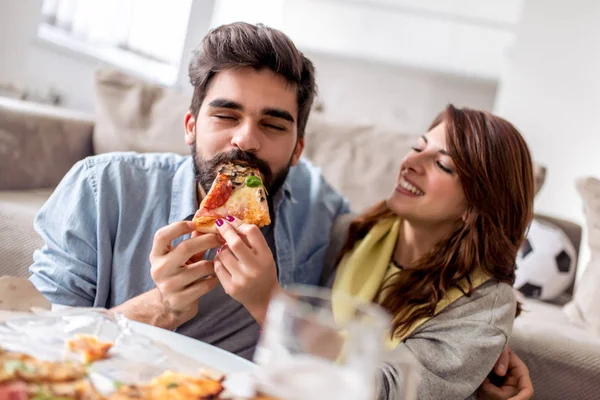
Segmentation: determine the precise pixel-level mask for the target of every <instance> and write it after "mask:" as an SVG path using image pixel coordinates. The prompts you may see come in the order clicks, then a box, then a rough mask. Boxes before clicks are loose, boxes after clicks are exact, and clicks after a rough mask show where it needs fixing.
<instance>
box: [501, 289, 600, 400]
mask: <svg viewBox="0 0 600 400" xmlns="http://www.w3.org/2000/svg"><path fill="white" fill-rule="evenodd" d="M518 300H519V301H521V302H522V307H523V312H522V313H521V315H519V316H518V317H517V318H516V319H515V322H514V326H513V331H512V335H511V338H510V346H511V348H512V349H513V350H514V351H515V353H517V354H518V355H519V357H520V358H521V359H522V360H523V361H524V362H525V364H526V365H527V367H528V368H529V372H530V373H531V380H532V382H533V387H534V389H535V398H536V399H537V398H539V399H593V398H597V394H598V392H600V380H598V379H597V377H598V375H599V374H600V337H599V336H597V335H595V334H593V333H592V332H589V331H586V330H584V329H582V328H578V327H577V326H574V325H573V324H571V323H570V321H569V319H568V318H567V316H566V315H565V314H564V313H563V312H562V309H561V307H558V306H554V305H550V304H547V303H543V302H541V301H536V300H531V299H523V298H521V297H520V296H518Z"/></svg>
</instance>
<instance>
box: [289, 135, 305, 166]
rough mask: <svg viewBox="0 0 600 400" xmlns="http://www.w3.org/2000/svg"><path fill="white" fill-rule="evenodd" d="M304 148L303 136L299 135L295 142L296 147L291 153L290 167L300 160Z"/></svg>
mask: <svg viewBox="0 0 600 400" xmlns="http://www.w3.org/2000/svg"><path fill="white" fill-rule="evenodd" d="M303 150H304V138H303V137H301V138H299V139H298V142H296V148H295V149H294V152H293V153H292V163H291V165H292V167H293V166H294V165H296V164H298V161H300V156H301V155H302V151H303Z"/></svg>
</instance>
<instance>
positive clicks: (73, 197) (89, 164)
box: [31, 23, 349, 358]
mask: <svg viewBox="0 0 600 400" xmlns="http://www.w3.org/2000/svg"><path fill="white" fill-rule="evenodd" d="M189 75H190V80H191V83H192V85H193V86H194V93H193V97H192V104H191V107H190V110H189V112H188V113H187V114H186V116H185V139H186V142H187V143H188V144H189V145H190V147H191V149H192V157H179V156H176V155H172V154H163V155H156V154H154V155H149V154H146V155H138V154H132V153H116V154H107V155H100V156H95V157H90V158H88V159H86V160H83V161H81V162H79V163H77V164H76V165H75V166H74V167H73V168H72V169H71V171H69V173H68V174H67V175H66V176H65V178H64V179H63V180H62V182H61V183H60V184H59V186H58V187H57V189H56V191H55V193H54V194H53V195H52V196H51V197H50V199H49V200H48V202H47V203H46V204H45V205H44V206H43V208H42V209H41V210H40V212H39V214H38V216H37V218H36V222H35V226H36V229H37V231H38V232H39V233H40V234H41V236H42V237H43V238H44V239H45V241H46V246H45V247H44V248H43V249H41V250H40V251H37V252H36V253H35V254H34V264H33V265H32V266H31V272H32V277H31V281H32V282H33V283H34V284H35V286H36V287H37V288H38V289H39V290H40V291H41V292H42V293H43V294H44V295H45V296H46V297H47V298H48V299H49V300H50V301H51V302H53V303H58V304H65V305H70V306H94V307H106V308H110V309H112V310H114V311H117V312H121V313H123V314H125V315H126V316H127V317H129V318H131V319H135V320H138V321H142V322H146V323H150V324H153V325H156V326H159V327H163V328H167V329H172V330H177V332H180V333H182V334H184V335H187V336H190V337H193V338H196V339H199V340H202V341H205V342H207V343H211V344H213V345H216V346H219V347H221V348H223V349H226V350H228V351H231V352H233V353H236V354H238V355H241V356H243V357H246V358H251V357H252V354H253V351H254V347H255V345H256V342H257V340H258V336H259V332H260V326H261V324H262V322H263V320H264V316H265V312H266V308H267V304H268V300H269V297H270V294H271V293H272V292H273V291H275V290H278V289H279V287H280V285H286V284H290V283H303V284H317V283H318V282H319V278H320V276H321V269H322V266H323V264H324V259H325V252H326V248H327V244H328V239H329V233H330V230H331V227H332V223H333V221H334V220H335V218H337V217H338V216H340V215H342V214H345V213H347V212H349V206H348V203H347V201H346V200H345V199H344V198H343V197H342V196H341V195H339V194H338V193H336V192H335V191H334V190H333V189H332V188H331V187H330V186H329V185H328V184H327V183H326V182H325V181H324V180H323V178H322V176H321V175H320V172H319V170H318V169H316V168H314V167H312V166H311V165H310V164H309V163H307V162H305V161H303V160H301V159H300V155H301V153H302V150H303V147H304V129H305V127H306V122H307V119H308V115H309V111H310V107H311V105H312V102H313V98H314V95H315V79H314V68H313V66H312V63H311V62H310V61H309V60H308V59H307V58H306V57H304V56H303V55H302V54H301V53H300V52H299V51H298V50H297V49H296V48H295V46H294V45H293V43H292V42H291V41H290V40H289V38H288V37H287V36H285V35H284V34H283V33H281V32H279V31H277V30H273V29H269V28H265V27H263V26H260V25H259V26H254V25H249V24H245V23H236V24H231V25H226V26H222V27H219V28H217V29H215V30H213V31H211V32H210V33H209V34H208V35H207V36H206V37H205V39H204V40H203V42H202V44H201V46H200V47H199V49H198V50H197V51H196V53H195V54H194V56H193V58H192V62H191V63H190V67H189ZM229 160H243V161H245V162H247V163H249V164H251V165H254V166H256V167H258V168H259V170H260V171H261V173H262V174H263V176H264V178H265V179H264V181H265V185H266V188H267V191H268V192H269V193H270V196H269V199H268V200H269V206H270V212H271V217H272V220H273V222H272V224H271V225H269V226H267V227H266V228H263V229H262V230H258V229H257V228H256V227H254V226H249V225H246V224H242V223H241V222H240V221H238V220H235V219H232V218H228V219H223V220H219V221H217V227H218V230H219V235H214V234H204V235H198V234H196V233H193V226H192V224H191V223H190V222H189V219H190V217H191V216H193V214H194V212H195V211H196V210H197V208H198V204H199V201H200V200H201V199H202V197H203V196H204V195H205V193H206V192H207V191H208V189H209V188H210V185H211V183H212V181H213V179H214V178H215V176H216V170H217V168H218V166H219V165H220V164H222V163H223V162H225V161H229ZM215 249H223V250H222V251H221V252H220V254H219V255H218V257H217V259H216V260H215V256H216V253H217V251H215ZM215 275H216V277H218V279H217V278H216V277H215Z"/></svg>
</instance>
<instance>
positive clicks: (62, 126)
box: [0, 97, 94, 190]
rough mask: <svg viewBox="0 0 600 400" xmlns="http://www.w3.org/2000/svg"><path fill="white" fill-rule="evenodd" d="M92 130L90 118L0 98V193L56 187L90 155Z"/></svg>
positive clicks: (92, 121)
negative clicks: (1, 191)
mask: <svg viewBox="0 0 600 400" xmlns="http://www.w3.org/2000/svg"><path fill="white" fill-rule="evenodd" d="M93 130H94V120H93V118H92V117H91V116H90V115H87V114H84V113H80V112H75V111H70V110H66V109H62V108H58V107H52V106H46V105H41V104H35V103H31V102H25V101H20V100H13V99H8V98H2V97H0V171H2V173H0V190H24V189H39V188H51V187H54V186H56V185H57V184H58V182H60V180H61V178H62V177H63V176H64V175H65V173H67V171H68V170H69V169H70V168H71V167H72V166H73V164H75V162H77V161H79V160H81V159H83V158H85V157H87V156H90V155H92V154H93V149H92V133H93Z"/></svg>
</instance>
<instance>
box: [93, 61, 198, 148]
mask: <svg viewBox="0 0 600 400" xmlns="http://www.w3.org/2000/svg"><path fill="white" fill-rule="evenodd" d="M190 102H191V97H190V96H187V95H184V94H182V93H178V92H176V91H173V90H169V89H167V88H164V87H161V86H158V85H154V84H151V83H148V82H145V81H143V80H141V79H138V78H135V77H133V76H129V75H126V74H124V73H122V72H120V71H118V70H115V69H101V70H99V71H97V72H96V127H95V129H94V152H95V153H96V154H100V153H107V152H111V151H137V152H140V153H145V152H173V153H178V154H182V155H189V154H190V149H189V147H188V146H187V145H186V144H185V140H184V133H185V131H184V116H185V113H186V112H187V111H188V109H189V106H190Z"/></svg>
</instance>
